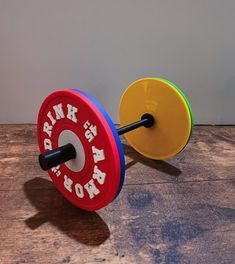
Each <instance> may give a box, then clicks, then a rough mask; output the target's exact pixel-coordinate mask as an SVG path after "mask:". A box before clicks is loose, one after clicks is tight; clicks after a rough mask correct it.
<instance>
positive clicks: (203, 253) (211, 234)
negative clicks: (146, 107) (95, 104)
mask: <svg viewBox="0 0 235 264" xmlns="http://www.w3.org/2000/svg"><path fill="white" fill-rule="evenodd" d="M35 131H36V130H35V126H34V125H1V126H0V263H1V264H8V263H15V264H19V263H30V264H33V263H42V264H49V263H53V264H54V263H128V264H129V263H166V264H170V263H200V264H201V263H210V264H217V263H218V264H221V263H226V264H227V263H235V127H221V126H220V127H213V126H201V127H196V128H195V130H194V133H193V137H192V139H191V141H190V143H189V145H188V146H187V148H186V149H185V150H184V151H183V152H182V153H180V154H179V155H178V156H176V157H175V158H173V159H171V160H169V161H167V162H163V161H153V160H148V159H146V158H144V157H142V156H140V155H139V154H137V153H136V152H135V151H134V150H133V149H132V148H131V147H130V146H128V145H127V144H126V143H125V142H124V141H123V146H124V149H125V154H126V181H125V185H124V188H123V190H122V192H121V194H120V195H119V197H118V198H117V199H116V200H115V201H114V202H113V203H112V204H110V205H109V206H107V207H106V208H105V209H102V210H100V211H98V212H96V213H88V212H84V211H82V210H79V209H77V208H75V207H74V206H72V205H71V204H70V203H69V202H67V201H66V200H65V199H64V198H63V197H62V196H61V195H60V194H59V193H58V192H57V191H56V189H55V188H54V187H53V185H52V183H51V181H50V179H49V177H48V175H47V173H46V172H44V171H42V170H41V169H40V168H39V166H38V163H37V155H38V147H37V142H36V132H35Z"/></svg>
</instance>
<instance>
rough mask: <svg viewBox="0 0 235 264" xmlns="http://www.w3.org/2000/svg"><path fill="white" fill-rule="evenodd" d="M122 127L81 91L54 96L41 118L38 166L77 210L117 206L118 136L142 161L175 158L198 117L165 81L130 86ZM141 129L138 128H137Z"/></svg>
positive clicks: (121, 164)
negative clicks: (115, 200)
mask: <svg viewBox="0 0 235 264" xmlns="http://www.w3.org/2000/svg"><path fill="white" fill-rule="evenodd" d="M119 115H120V123H121V128H119V129H116V128H115V125H114V123H113V122H112V120H111V118H110V117H109V115H108V114H107V112H106V111H105V109H104V108H103V107H102V106H101V105H100V104H99V103H98V102H97V101H96V100H95V99H94V98H93V97H92V96H90V95H89V94H87V93H86V92H84V91H81V90H77V89H67V90H59V91H55V92H53V93H52V94H50V95H49V96H48V97H46V99H45V100H44V102H43V103H42V105H41V108H40V110H39V114H38V122H37V133H38V144H39V148H40V153H41V154H40V155H39V163H40V166H41V168H42V169H43V170H47V171H48V174H49V175H50V177H51V179H52V181H53V183H54V184H55V186H56V187H57V189H58V190H59V191H60V192H61V193H62V194H63V195H64V196H65V197H66V198H67V199H68V200H69V201H70V202H71V203H73V204H74V205H75V206H77V207H79V208H81V209H84V210H88V211H95V210H98V209H101V208H103V207H105V206H106V205H108V204H109V203H110V202H112V201H113V200H114V199H115V198H116V197H117V196H118V194H119V193H120V191H121V189H122V186H123V182H124V178H125V159H124V151H123V147H122V144H121V140H120V138H119V135H122V134H125V133H126V134H125V138H126V140H127V142H128V143H129V144H130V145H131V146H132V147H133V148H134V149H135V150H136V151H138V152H139V153H141V154H142V155H143V156H145V157H148V158H150V159H155V160H164V159H168V158H171V157H173V156H175V155H176V154H178V153H179V152H180V151H182V150H183V149H184V148H185V146H186V145H187V143H188V141H189V139H190V136H191V133H192V128H193V114H192V110H191V107H190V104H189V102H188V100H187V98H186V96H185V95H184V94H183V92H182V91H181V90H180V89H179V88H178V87H177V86H176V85H175V84H173V83H171V82H169V81H167V80H164V79H161V78H143V79H140V80H137V81H135V82H133V83H132V84H130V85H129V86H128V88H127V89H126V90H125V92H124V93H123V95H122V97H121V101H120V106H119ZM137 128H138V129H137Z"/></svg>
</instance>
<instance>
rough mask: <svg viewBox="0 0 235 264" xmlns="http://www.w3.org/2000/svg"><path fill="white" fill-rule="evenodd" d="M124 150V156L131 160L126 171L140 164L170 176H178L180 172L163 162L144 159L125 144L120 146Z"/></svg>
mask: <svg viewBox="0 0 235 264" xmlns="http://www.w3.org/2000/svg"><path fill="white" fill-rule="evenodd" d="M122 146H123V148H124V152H125V155H126V156H128V157H130V158H131V159H133V160H132V161H130V162H129V163H127V164H126V170H128V169H129V168H130V167H132V166H133V165H135V164H136V163H139V162H140V163H142V164H144V165H145V166H148V167H151V168H153V169H156V170H158V171H161V172H164V173H166V174H168V175H171V176H179V175H180V174H181V173H182V171H181V170H180V169H178V168H177V167H175V166H173V165H171V164H170V163H168V162H166V161H163V160H152V159H149V158H146V157H144V156H142V155H141V154H139V153H138V152H137V151H135V150H134V149H133V148H132V147H131V146H129V145H127V144H122Z"/></svg>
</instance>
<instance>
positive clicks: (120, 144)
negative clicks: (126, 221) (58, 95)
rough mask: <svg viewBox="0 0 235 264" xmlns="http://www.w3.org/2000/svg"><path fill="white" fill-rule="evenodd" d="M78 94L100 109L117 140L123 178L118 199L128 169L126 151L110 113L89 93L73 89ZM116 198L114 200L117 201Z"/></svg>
mask: <svg viewBox="0 0 235 264" xmlns="http://www.w3.org/2000/svg"><path fill="white" fill-rule="evenodd" d="M72 90H74V91H76V92H78V93H81V94H83V95H84V96H86V97H87V98H88V99H89V100H91V102H93V104H94V105H95V106H96V107H97V109H99V111H100V112H101V113H102V114H103V116H104V118H105V119H106V121H107V122H108V124H109V127H110V128H111V130H112V132H113V135H114V138H115V140H116V144H117V146H118V151H119V157H120V163H121V175H120V176H121V178H120V183H119V187H118V192H117V195H116V196H115V198H117V196H118V195H119V193H120V192H121V190H122V186H123V183H124V180H125V169H126V165H125V158H124V151H123V147H122V143H121V141H120V137H119V135H118V132H117V129H116V128H115V125H114V123H113V121H112V119H111V118H110V116H109V115H108V113H107V112H106V111H105V109H104V107H103V106H102V105H101V104H100V103H99V102H97V101H96V100H95V98H94V97H92V96H91V95H89V94H88V93H86V92H84V91H81V90H78V89H72ZM115 198H114V199H115Z"/></svg>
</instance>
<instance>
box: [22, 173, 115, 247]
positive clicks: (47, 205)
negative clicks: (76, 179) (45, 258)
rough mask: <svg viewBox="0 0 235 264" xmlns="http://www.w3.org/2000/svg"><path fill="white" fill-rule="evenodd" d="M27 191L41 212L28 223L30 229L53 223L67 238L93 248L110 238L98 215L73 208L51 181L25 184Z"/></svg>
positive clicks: (39, 179)
mask: <svg viewBox="0 0 235 264" xmlns="http://www.w3.org/2000/svg"><path fill="white" fill-rule="evenodd" d="M24 192H25V194H26V196H27V198H28V199H29V200H30V202H31V203H32V205H33V206H35V208H36V209H37V210H38V211H39V212H38V213H37V214H36V215H34V216H32V217H30V218H29V219H27V220H25V223H26V225H27V226H28V227H29V228H31V229H36V228H38V227H39V226H41V225H42V224H43V223H46V222H50V223H51V224H52V225H53V226H55V227H57V228H58V229H59V230H60V231H61V232H63V233H65V234H66V235H67V236H69V237H71V238H73V239H75V240H76V241H77V242H79V243H82V244H86V245H90V246H98V245H100V244H102V243H103V242H104V241H105V240H106V239H108V238H109V236H110V231H109V228H108V226H107V225H106V223H105V222H104V221H103V219H102V218H101V217H100V216H99V215H98V214H97V213H96V212H87V211H83V210H81V209H79V208H77V207H75V206H73V205H72V204H71V203H69V202H68V201H67V200H66V199H65V198H63V196H62V195H61V194H60V193H59V192H58V191H57V190H56V189H55V187H54V185H53V183H52V182H51V181H48V180H46V179H42V178H34V179H32V180H30V181H27V182H25V184H24Z"/></svg>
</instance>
